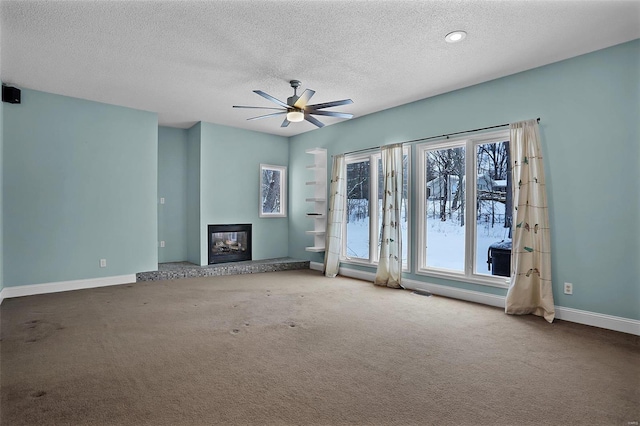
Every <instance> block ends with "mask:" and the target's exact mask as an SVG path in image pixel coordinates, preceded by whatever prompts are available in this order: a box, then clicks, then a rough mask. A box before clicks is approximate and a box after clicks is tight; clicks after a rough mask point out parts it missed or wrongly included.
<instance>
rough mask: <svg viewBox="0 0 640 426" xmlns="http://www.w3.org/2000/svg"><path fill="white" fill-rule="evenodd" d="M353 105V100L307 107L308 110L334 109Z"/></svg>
mask: <svg viewBox="0 0 640 426" xmlns="http://www.w3.org/2000/svg"><path fill="white" fill-rule="evenodd" d="M352 103H353V101H352V100H351V99H343V100H341V101H333V102H326V103H323V104H315V105H307V110H311V109H323V108H331V107H334V106H340V105H349V104H352Z"/></svg>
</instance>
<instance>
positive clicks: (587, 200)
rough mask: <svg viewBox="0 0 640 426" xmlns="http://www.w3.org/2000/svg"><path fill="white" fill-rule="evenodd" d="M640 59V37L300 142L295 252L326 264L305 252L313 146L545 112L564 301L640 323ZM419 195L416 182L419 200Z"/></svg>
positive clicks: (294, 184) (376, 141) (556, 261)
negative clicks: (569, 290) (568, 289)
mask: <svg viewBox="0 0 640 426" xmlns="http://www.w3.org/2000/svg"><path fill="white" fill-rule="evenodd" d="M639 62H640V41H638V40H636V41H633V42H630V43H626V44H622V45H618V46H614V47H611V48H608V49H604V50H601V51H598V52H594V53H591V54H588V55H583V56H579V57H576V58H572V59H569V60H566V61H562V62H558V63H555V64H551V65H548V66H545V67H541V68H537V69H534V70H530V71H526V72H523V73H519V74H516V75H512V76H509V77H505V78H502V79H498V80H494V81H491V82H487V83H484V84H479V85H476V86H473V87H469V88H466V89H462V90H459V91H455V92H451V93H447V94H444V95H441V96H437V97H433V98H429V99H425V100H422V101H419V102H415V103H412V104H408V105H404V106H400V107H397V108H393V109H389V110H386V111H382V112H379V113H376V114H371V115H368V116H364V117H362V118H356V119H353V120H350V121H347V122H344V123H339V124H336V125H333V126H329V127H325V128H323V129H319V130H314V131H312V132H308V133H304V134H301V135H298V136H295V137H293V138H290V151H289V152H290V169H289V170H290V179H289V182H290V200H291V204H290V209H289V212H290V220H289V235H290V239H289V255H290V256H292V257H296V258H304V259H309V260H313V261H318V262H321V261H322V255H321V254H314V253H308V252H305V251H304V247H305V246H307V245H311V237H309V236H306V235H305V234H304V231H305V230H306V229H310V223H308V219H306V218H305V216H304V210H305V202H304V199H305V197H306V196H309V195H308V193H307V190H308V188H305V185H304V182H305V180H308V177H309V176H308V175H309V172H308V170H306V169H305V164H310V162H311V160H310V156H309V155H307V154H305V153H304V151H305V149H308V148H311V147H316V146H317V147H324V148H327V150H328V155H329V156H331V155H332V154H337V153H342V152H348V151H352V150H357V149H360V148H366V147H372V146H378V145H384V144H388V143H392V142H400V141H406V140H411V139H416V138H421V137H428V136H434V135H440V134H445V133H450V132H456V131H461V130H467V129H474V128H479V127H485V126H491V125H496V124H502V123H509V122H515V121H519V120H525V119H529V118H536V117H541V119H542V120H541V123H540V127H541V134H542V135H541V136H542V145H543V152H544V156H545V160H544V161H545V171H546V176H547V187H548V199H549V206H550V209H549V215H550V222H551V227H552V231H551V232H552V234H551V235H552V237H551V242H552V250H553V254H552V269H553V272H552V273H553V282H554V298H555V303H556V305H559V306H563V307H569V308H575V309H581V310H586V311H591V312H598V313H603V314H609V315H615V316H620V317H626V318H632V319H640V312H639V309H638V306H639V301H640V258H639V253H640V188H639V184H638V182H640V172H639V170H640V151H639V146H640V140H639V135H640V130H639V123H640V120H639V119H638V117H640V107H639V103H640V79H639V77H638V76H639V75H640V65H639ZM354 101H355V102H357V99H354ZM413 160H414V167H413V174H414V181H415V175H416V167H415V156H414V157H413ZM329 162H330V161H329ZM415 190H416V188H415V185H414V186H413V191H412V192H413V196H414V199H415ZM415 204H416V203H413V205H412V210H413V215H412V220H413V223H416V221H415V219H416V217H415V209H416V205H415ZM415 240H416V239H415V238H414V239H413V244H412V249H413V252H414V253H415ZM413 265H414V267H415V262H413ZM407 277H408V278H412V279H416V280H426V281H429V282H433V283H438V284H444V285H449V286H454V287H460V288H466V289H471V290H476V291H483V292H488V293H495V294H504V293H505V291H504V290H502V289H497V288H489V287H484V286H480V285H472V284H466V283H460V282H456V281H448V280H438V279H435V278H425V277H421V276H417V275H413V274H407ZM565 281H567V282H572V283H573V285H574V294H573V295H571V296H568V295H565V294H563V292H562V290H561V289H562V283H563V282H565Z"/></svg>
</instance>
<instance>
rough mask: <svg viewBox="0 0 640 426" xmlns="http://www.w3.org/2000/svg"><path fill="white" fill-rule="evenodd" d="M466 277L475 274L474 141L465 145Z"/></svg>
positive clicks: (475, 177) (469, 141)
mask: <svg viewBox="0 0 640 426" xmlns="http://www.w3.org/2000/svg"><path fill="white" fill-rule="evenodd" d="M465 168H466V170H465V175H466V176H467V178H466V179H465V189H464V194H465V203H466V206H467V208H466V209H465V212H464V213H465V220H466V226H465V264H464V270H465V275H467V276H470V275H472V274H473V259H474V248H475V230H476V204H475V199H476V190H477V183H476V179H477V173H476V155H475V144H474V143H473V140H468V141H467V142H466V145H465Z"/></svg>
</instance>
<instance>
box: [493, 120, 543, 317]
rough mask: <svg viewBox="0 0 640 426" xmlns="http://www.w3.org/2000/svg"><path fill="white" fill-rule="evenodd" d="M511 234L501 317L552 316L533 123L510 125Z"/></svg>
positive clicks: (538, 156) (539, 160) (539, 156)
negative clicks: (508, 273) (506, 290)
mask: <svg viewBox="0 0 640 426" xmlns="http://www.w3.org/2000/svg"><path fill="white" fill-rule="evenodd" d="M510 147H511V167H512V176H513V190H512V194H513V204H514V206H516V207H515V211H514V215H513V223H514V224H515V227H514V234H513V248H512V255H511V283H510V286H509V290H508V292H507V299H506V304H505V312H506V313H508V314H516V315H522V314H534V315H538V316H542V317H544V319H546V320H547V321H549V322H552V321H553V318H554V317H555V309H554V305H553V293H552V290H551V244H550V237H549V212H548V208H547V192H546V186H545V179H544V169H543V164H542V152H541V149H540V135H539V130H538V122H537V120H528V121H523V122H520V123H514V124H511V143H510Z"/></svg>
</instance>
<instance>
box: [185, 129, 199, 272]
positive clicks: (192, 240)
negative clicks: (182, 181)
mask: <svg viewBox="0 0 640 426" xmlns="http://www.w3.org/2000/svg"><path fill="white" fill-rule="evenodd" d="M201 134H202V125H201V124H200V123H197V124H195V125H194V126H193V127H191V128H190V129H189V130H188V131H187V260H188V261H189V262H191V263H194V264H196V265H200V264H201V260H200V254H201V253H200V251H201V249H200V240H201V239H202V237H201V235H200V234H201V233H200V139H201Z"/></svg>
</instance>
